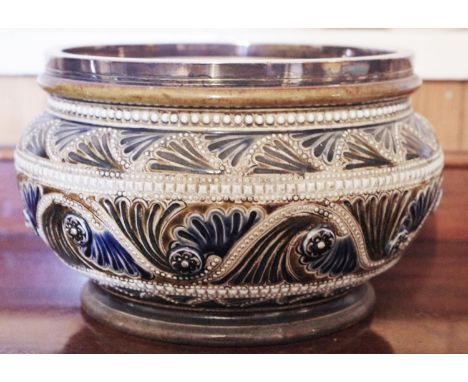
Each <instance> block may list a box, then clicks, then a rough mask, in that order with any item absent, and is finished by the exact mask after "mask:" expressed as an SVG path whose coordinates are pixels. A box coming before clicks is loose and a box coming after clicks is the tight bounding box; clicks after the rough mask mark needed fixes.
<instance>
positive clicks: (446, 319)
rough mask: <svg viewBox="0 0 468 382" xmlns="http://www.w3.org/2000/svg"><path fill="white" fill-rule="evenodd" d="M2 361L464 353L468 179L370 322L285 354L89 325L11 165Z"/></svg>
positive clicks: (385, 288)
mask: <svg viewBox="0 0 468 382" xmlns="http://www.w3.org/2000/svg"><path fill="white" fill-rule="evenodd" d="M0 174H1V175H2V177H1V179H2V180H1V182H0V353H226V352H228V353H316V352H318V353H466V352H468V293H467V290H468V251H467V250H468V224H467V222H468V192H467V189H468V171H467V170H466V169H463V168H447V169H446V170H445V173H444V192H445V194H444V198H443V200H442V202H441V205H440V208H439V210H438V211H437V213H435V214H433V215H432V216H431V217H430V218H429V219H428V221H427V222H426V225H425V227H424V228H423V230H422V232H421V233H420V235H419V236H418V238H417V239H416V241H415V242H414V243H413V244H412V245H411V246H410V247H409V248H408V250H407V253H406V255H405V256H404V257H403V259H402V260H401V261H400V262H399V263H398V264H397V265H396V266H395V267H394V268H392V269H391V270H389V271H387V272H386V273H384V274H383V275H381V276H378V277H377V278H375V279H374V280H373V285H374V287H375V290H376V293H377V305H376V310H375V312H374V314H373V316H372V317H371V318H369V319H368V320H366V321H364V322H361V323H360V324H357V325H355V326H353V327H351V328H349V329H347V330H344V331H342V332H339V333H336V334H334V335H330V336H325V337H322V338H318V339H315V340H310V341H306V342H300V343H294V344H289V345H282V346H270V347H255V348H253V347H252V348H239V347H238V348H215V347H196V346H180V345H172V344H166V343H159V342H154V341H149V340H145V339H141V338H137V337H132V336H129V335H126V334H123V333H120V332H118V331H115V330H113V329H110V328H107V327H105V326H103V325H101V324H98V323H96V322H93V321H92V320H91V319H89V318H87V317H85V316H84V315H83V314H82V312H81V310H80V303H79V297H80V292H81V289H82V286H83V285H84V283H85V282H86V278H85V277H83V276H81V275H79V274H78V273H76V272H75V271H72V270H70V269H68V268H67V267H66V266H65V265H64V264H63V263H62V262H61V261H60V260H59V259H58V258H56V257H55V255H53V254H52V253H51V250H50V249H49V248H48V247H47V246H46V245H45V244H44V243H42V241H41V240H40V239H39V238H37V237H36V236H35V235H34V234H33V233H32V232H31V231H30V230H29V229H27V228H26V227H25V226H24V223H23V218H22V212H21V208H22V207H21V203H20V198H19V195H18V192H17V189H16V180H15V172H14V168H13V164H12V162H11V161H0Z"/></svg>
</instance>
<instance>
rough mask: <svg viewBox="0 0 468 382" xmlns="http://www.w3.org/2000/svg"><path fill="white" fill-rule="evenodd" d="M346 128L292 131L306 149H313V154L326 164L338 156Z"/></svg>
mask: <svg viewBox="0 0 468 382" xmlns="http://www.w3.org/2000/svg"><path fill="white" fill-rule="evenodd" d="M344 132H345V130H333V131H330V130H318V131H317V130H313V131H301V132H298V133H292V134H291V137H292V138H294V139H297V140H299V142H300V144H301V146H302V147H303V148H304V149H308V150H311V152H312V154H313V156H314V157H315V158H317V159H320V160H322V161H323V162H324V163H326V164H332V163H334V162H335V161H336V159H337V157H338V152H339V147H340V145H341V144H342V142H343V134H344Z"/></svg>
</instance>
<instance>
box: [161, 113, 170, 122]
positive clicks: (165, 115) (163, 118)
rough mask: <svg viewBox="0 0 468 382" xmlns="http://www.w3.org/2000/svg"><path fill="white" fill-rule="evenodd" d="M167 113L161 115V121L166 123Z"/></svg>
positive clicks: (167, 120) (167, 119)
mask: <svg viewBox="0 0 468 382" xmlns="http://www.w3.org/2000/svg"><path fill="white" fill-rule="evenodd" d="M169 118H170V117H169V114H168V113H163V115H161V121H162V122H163V123H168V122H169Z"/></svg>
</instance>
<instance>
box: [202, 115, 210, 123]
mask: <svg viewBox="0 0 468 382" xmlns="http://www.w3.org/2000/svg"><path fill="white" fill-rule="evenodd" d="M202 122H203V123H204V124H205V125H208V124H209V123H210V115H209V114H206V113H205V114H203V115H202Z"/></svg>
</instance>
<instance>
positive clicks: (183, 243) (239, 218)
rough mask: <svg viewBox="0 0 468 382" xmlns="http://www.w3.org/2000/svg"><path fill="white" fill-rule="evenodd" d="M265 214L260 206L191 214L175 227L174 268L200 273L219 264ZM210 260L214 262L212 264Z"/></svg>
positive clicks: (172, 245) (178, 271) (172, 255)
mask: <svg viewBox="0 0 468 382" xmlns="http://www.w3.org/2000/svg"><path fill="white" fill-rule="evenodd" d="M262 216H263V212H262V211H261V210H260V209H257V208H252V209H250V210H245V209H244V208H241V207H235V208H232V209H230V210H228V211H224V210H220V209H212V210H210V211H209V212H208V213H207V214H206V215H199V214H190V215H188V217H186V219H185V220H186V221H185V223H184V225H183V226H178V227H176V228H175V229H174V232H173V237H174V239H175V240H174V241H173V242H172V243H171V244H170V254H169V260H170V263H171V266H172V268H173V269H174V271H176V272H177V273H180V274H184V275H196V274H198V273H200V272H201V271H202V270H203V269H205V268H206V267H207V266H208V267H214V266H216V265H218V264H219V263H220V262H221V260H222V259H223V258H224V257H225V256H226V255H227V254H228V252H229V250H230V249H231V248H232V247H233V246H234V244H235V243H236V242H237V241H238V240H242V236H243V235H244V234H245V233H246V232H247V231H249V230H250V229H251V228H252V227H253V226H254V225H255V224H256V223H257V222H258V221H259V220H260V219H261V218H262ZM208 263H210V264H208Z"/></svg>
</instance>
